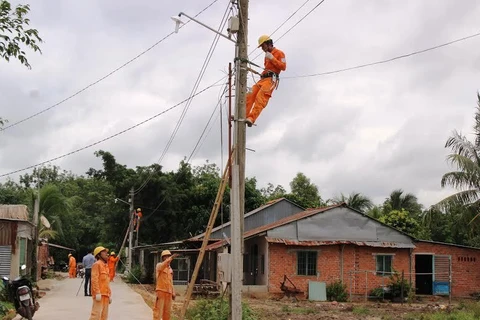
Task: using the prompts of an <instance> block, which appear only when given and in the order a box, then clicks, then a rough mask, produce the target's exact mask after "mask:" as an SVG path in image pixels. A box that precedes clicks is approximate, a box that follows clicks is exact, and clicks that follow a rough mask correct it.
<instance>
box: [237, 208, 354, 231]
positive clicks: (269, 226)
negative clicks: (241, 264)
mask: <svg viewBox="0 0 480 320" xmlns="http://www.w3.org/2000/svg"><path fill="white" fill-rule="evenodd" d="M342 206H345V204H344V203H340V204H334V205H331V206H328V207H323V208H316V209H308V210H306V211H302V212H299V213H296V214H294V215H291V216H289V217H286V218H283V219H280V220H278V221H276V222H273V223H270V224H267V225H264V226H261V227H258V228H255V229H253V230H250V231H247V232H245V234H244V238H245V239H246V238H250V237H252V236H255V235H257V234H260V233H262V232H265V231H268V230H270V229H273V228H277V227H280V226H283V225H285V224H288V223H291V222H294V221H298V220H301V219H304V218H308V217H310V216H313V215H316V214H318V213H322V212H325V211H328V210H331V209H334V208H338V207H342Z"/></svg>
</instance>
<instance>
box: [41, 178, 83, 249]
mask: <svg viewBox="0 0 480 320" xmlns="http://www.w3.org/2000/svg"><path fill="white" fill-rule="evenodd" d="M33 197H34V194H32V200H33ZM75 199H76V197H72V198H67V197H65V196H64V195H63V194H62V192H61V191H60V189H59V188H58V187H57V186H55V185H51V184H50V185H46V186H44V187H43V188H41V189H40V210H39V215H40V221H39V229H38V231H39V237H40V238H50V239H53V238H55V237H56V236H57V235H63V229H62V225H63V222H64V221H65V219H66V218H67V217H66V215H67V214H68V213H69V212H70V210H71V208H72V203H73V201H75ZM45 218H46V219H45Z"/></svg>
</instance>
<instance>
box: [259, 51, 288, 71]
mask: <svg viewBox="0 0 480 320" xmlns="http://www.w3.org/2000/svg"><path fill="white" fill-rule="evenodd" d="M270 53H271V54H272V55H273V59H267V58H265V62H264V64H265V70H264V71H263V72H262V74H263V73H267V72H275V73H276V74H280V72H281V71H285V70H286V69H287V61H286V60H285V53H283V51H281V50H278V49H277V48H273V49H272V52H270Z"/></svg>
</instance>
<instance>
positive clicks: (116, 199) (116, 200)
mask: <svg viewBox="0 0 480 320" xmlns="http://www.w3.org/2000/svg"><path fill="white" fill-rule="evenodd" d="M114 201H115V203H117V202H118V201H120V202H123V203H125V204H128V205H130V203H129V202H127V201H124V200H122V199H118V198H115V200H114Z"/></svg>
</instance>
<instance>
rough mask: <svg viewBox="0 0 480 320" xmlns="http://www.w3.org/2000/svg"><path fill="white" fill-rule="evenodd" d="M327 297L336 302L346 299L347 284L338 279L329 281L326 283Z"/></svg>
mask: <svg viewBox="0 0 480 320" xmlns="http://www.w3.org/2000/svg"><path fill="white" fill-rule="evenodd" d="M327 299H328V300H329V301H338V302H345V301H347V286H346V285H344V284H343V283H342V282H341V281H340V280H337V281H335V282H332V283H330V284H329V285H327Z"/></svg>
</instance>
